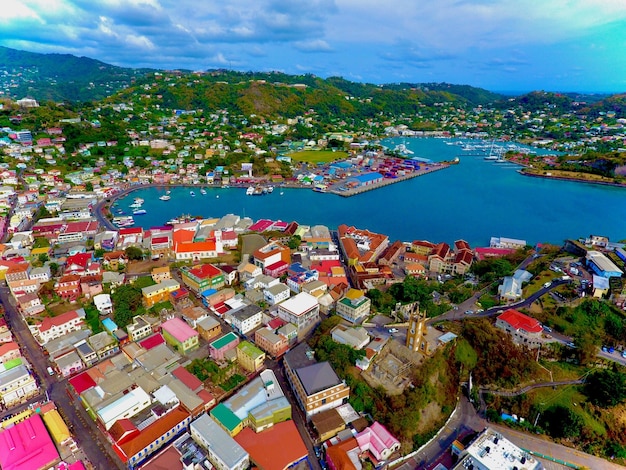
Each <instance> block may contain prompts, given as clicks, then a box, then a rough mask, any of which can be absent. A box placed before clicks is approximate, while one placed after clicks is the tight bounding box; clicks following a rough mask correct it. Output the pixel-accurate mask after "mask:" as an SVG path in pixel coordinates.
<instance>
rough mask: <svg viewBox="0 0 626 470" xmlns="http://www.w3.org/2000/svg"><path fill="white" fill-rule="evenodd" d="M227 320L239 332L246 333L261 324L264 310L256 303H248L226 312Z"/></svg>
mask: <svg viewBox="0 0 626 470" xmlns="http://www.w3.org/2000/svg"><path fill="white" fill-rule="evenodd" d="M225 320H226V322H228V323H230V325H231V326H232V327H233V328H234V329H235V330H237V331H238V332H239V333H242V334H246V333H248V332H249V331H252V330H254V329H255V328H256V327H257V326H260V325H261V322H262V321H263V310H261V309H260V308H259V307H257V306H256V305H246V306H244V307H242V308H239V309H236V310H231V311H229V312H228V313H226V318H225Z"/></svg>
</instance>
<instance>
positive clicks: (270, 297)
mask: <svg viewBox="0 0 626 470" xmlns="http://www.w3.org/2000/svg"><path fill="white" fill-rule="evenodd" d="M290 296H291V289H289V287H287V286H286V285H285V284H283V283H282V282H279V283H278V284H275V285H273V286H271V287H269V288H268V289H265V290H264V291H263V297H265V300H266V301H267V303H269V304H270V305H276V304H279V303H281V302H283V301H285V300H287V299H288V298H289V297H290Z"/></svg>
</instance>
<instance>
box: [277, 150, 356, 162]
mask: <svg viewBox="0 0 626 470" xmlns="http://www.w3.org/2000/svg"><path fill="white" fill-rule="evenodd" d="M289 156H290V157H291V158H292V160H295V161H297V162H306V163H328V162H334V161H335V160H342V159H344V158H346V157H347V156H348V153H347V152H342V151H337V152H333V151H332V150H301V151H299V152H294V153H290V154H289Z"/></svg>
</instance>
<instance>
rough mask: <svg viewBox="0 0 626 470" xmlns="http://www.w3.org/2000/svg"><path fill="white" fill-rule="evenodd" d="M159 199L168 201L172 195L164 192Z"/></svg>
mask: <svg viewBox="0 0 626 470" xmlns="http://www.w3.org/2000/svg"><path fill="white" fill-rule="evenodd" d="M159 199H160V200H161V201H169V200H170V199H172V196H168V195H167V194H164V195H163V196H161V197H160V198H159Z"/></svg>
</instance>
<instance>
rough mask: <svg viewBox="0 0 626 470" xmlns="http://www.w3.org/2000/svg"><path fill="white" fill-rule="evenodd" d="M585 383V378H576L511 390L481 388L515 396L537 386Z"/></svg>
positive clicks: (491, 392)
mask: <svg viewBox="0 0 626 470" xmlns="http://www.w3.org/2000/svg"><path fill="white" fill-rule="evenodd" d="M583 383H585V379H584V378H581V379H576V380H561V381H556V382H540V383H536V384H532V385H527V386H526V387H524V388H521V389H519V390H515V391H509V390H490V389H488V388H481V389H480V393H490V394H492V395H500V396H503V397H515V396H517V395H523V394H524V393H528V392H529V391H531V390H533V389H535V388H543V387H560V386H563V385H580V384H583Z"/></svg>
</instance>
